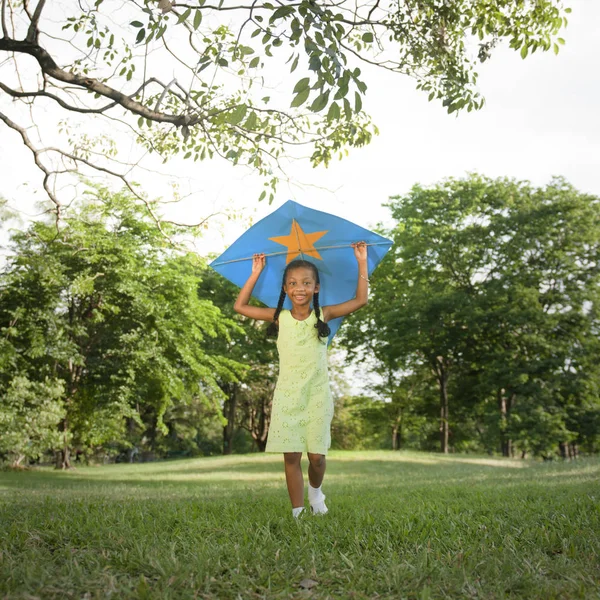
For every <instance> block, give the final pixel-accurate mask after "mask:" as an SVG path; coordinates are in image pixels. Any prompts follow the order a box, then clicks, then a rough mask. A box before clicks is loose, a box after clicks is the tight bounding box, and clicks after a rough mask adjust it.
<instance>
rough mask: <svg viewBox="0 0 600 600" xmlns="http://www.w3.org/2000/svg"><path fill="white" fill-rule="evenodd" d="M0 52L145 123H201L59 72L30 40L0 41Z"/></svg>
mask: <svg viewBox="0 0 600 600" xmlns="http://www.w3.org/2000/svg"><path fill="white" fill-rule="evenodd" d="M40 1H42V0H40ZM38 6H39V5H38ZM0 50H5V51H8V52H21V53H23V54H29V55H30V56H33V58H35V59H36V60H37V62H38V64H39V65H40V68H41V69H42V72H43V73H44V74H45V75H48V76H49V77H53V78H54V79H57V80H58V81H62V82H63V83H69V84H72V85H76V86H79V87H82V88H84V89H87V90H90V91H91V92H95V93H96V94H99V95H100V96H104V97H105V98H110V99H112V100H114V101H115V102H116V103H118V104H120V105H121V106H122V107H123V108H125V109H127V110H128V111H130V112H132V113H134V114H136V115H139V116H141V117H144V118H145V119H149V120H151V121H156V122H158V123H172V124H173V125H175V126H176V127H181V126H183V125H187V126H188V127H191V126H193V125H196V124H197V123H198V122H199V121H200V120H201V119H202V117H201V116H200V115H193V116H192V115H172V114H166V113H161V112H157V111H154V110H152V109H150V108H148V107H147V106H144V105H143V104H141V103H140V102H137V101H136V100H133V99H132V98H131V96H127V95H125V94H123V93H122V92H119V91H118V90H115V89H114V88H111V87H110V86H108V85H106V84H105V83H102V82H101V81H99V80H97V79H92V78H91V77H82V76H81V75H77V74H76V73H69V72H68V71H65V70H63V69H61V68H60V67H59V66H58V65H57V64H56V62H55V61H54V59H53V58H52V57H51V56H50V54H49V53H48V52H47V51H46V50H45V49H44V48H42V47H41V46H40V45H38V44H36V43H32V42H30V41H29V40H22V41H21V40H12V39H6V38H2V39H0ZM147 83H148V82H146V83H144V85H146V84H147Z"/></svg>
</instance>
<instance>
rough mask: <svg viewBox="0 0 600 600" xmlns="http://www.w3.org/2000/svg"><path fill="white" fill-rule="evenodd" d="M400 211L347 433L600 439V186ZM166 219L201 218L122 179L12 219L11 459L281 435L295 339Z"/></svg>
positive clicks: (363, 339)
mask: <svg viewBox="0 0 600 600" xmlns="http://www.w3.org/2000/svg"><path fill="white" fill-rule="evenodd" d="M389 207H390V210H391V214H392V217H393V223H394V225H393V228H392V230H391V231H384V233H386V234H387V235H389V236H391V237H392V238H393V240H394V247H393V249H392V251H391V252H390V254H389V255H388V257H386V260H385V261H384V262H383V263H382V264H381V265H380V267H379V268H378V270H377V271H376V273H375V276H374V277H373V280H372V293H371V299H370V303H369V305H368V306H367V307H366V308H365V309H363V310H361V311H359V312H358V313H356V315H354V316H353V317H352V318H350V319H348V320H347V323H346V324H345V327H344V328H343V329H342V331H341V333H340V335H339V340H338V342H337V347H338V348H340V347H341V348H342V349H343V350H344V351H345V354H343V353H340V352H338V353H335V352H334V355H333V361H332V367H331V368H332V381H333V385H334V391H335V396H336V403H337V410H336V416H335V419H334V423H333V439H334V442H333V443H334V447H338V448H346V449H350V448H395V449H398V448H418V449H425V450H438V449H439V450H441V451H442V452H448V451H478V452H481V451H486V452H489V453H495V452H498V453H502V454H504V455H506V456H511V455H515V453H518V454H519V455H522V456H525V455H527V454H528V453H531V454H533V455H539V456H544V457H551V456H554V455H562V456H564V457H567V456H576V455H577V453H578V452H580V451H583V452H597V451H598V447H599V442H600V439H599V438H600V399H599V398H600V394H599V387H600V367H599V366H598V364H597V361H596V360H595V358H596V356H598V350H599V348H598V345H599V340H598V289H599V288H598V276H599V272H598V271H599V267H598V265H599V261H598V258H599V256H598V255H599V249H600V243H599V241H600V240H599V236H600V208H599V199H598V198H597V197H594V196H590V195H586V194H582V193H579V192H577V191H576V190H575V189H573V188H572V187H571V186H570V185H569V184H568V183H567V182H565V181H564V180H562V179H555V180H553V181H552V182H551V183H550V184H549V185H547V186H546V187H544V188H534V187H532V186H531V185H529V184H528V183H524V182H517V181H513V180H507V179H498V180H491V179H487V178H484V177H480V176H477V175H472V176H470V177H468V178H466V179H461V180H447V181H443V182H441V183H439V184H438V185H435V186H432V187H430V188H424V187H421V186H418V185H417V186H415V187H414V188H413V189H412V190H411V191H410V192H409V193H408V194H406V195H405V196H402V197H395V198H392V199H391V201H390V204H389ZM6 227H8V221H5V228H6ZM165 233H167V234H168V235H169V237H170V239H171V240H172V239H176V238H177V236H178V235H179V233H180V231H179V230H178V228H177V226H175V225H168V226H167V229H165V224H163V225H162V230H161V229H159V228H158V227H157V225H156V223H155V222H154V221H153V220H152V219H151V218H150V217H148V211H147V207H146V205H143V206H142V207H141V206H140V204H139V202H138V200H137V198H135V197H133V196H132V195H131V194H130V193H120V194H113V193H109V192H108V191H107V190H103V189H100V190H97V191H96V192H95V193H94V194H91V195H89V196H88V197H87V199H86V200H85V201H82V202H81V203H80V204H78V205H77V207H76V208H71V209H70V210H69V211H68V212H67V211H65V213H64V214H63V218H62V220H61V223H60V227H59V228H57V224H56V222H54V221H52V222H50V221H48V222H44V221H37V222H35V223H33V224H31V225H30V226H29V228H28V229H27V230H26V231H13V232H11V242H10V247H9V248H8V254H7V257H6V260H5V264H4V266H3V269H2V279H1V283H0V398H1V400H0V457H1V458H2V459H3V460H4V461H7V462H9V463H12V464H25V463H26V462H29V461H37V460H48V459H50V458H51V459H52V460H54V462H55V464H56V466H57V467H62V468H68V467H69V466H71V465H72V463H73V461H74V456H75V460H77V459H79V460H90V459H99V458H102V459H107V458H108V459H111V460H113V459H116V460H145V459H150V458H156V457H170V456H186V455H187V456H192V455H201V454H213V453H219V452H224V453H230V452H234V451H236V452H244V451H251V450H258V451H261V450H264V447H265V443H266V436H267V432H268V425H269V416H270V401H271V397H272V391H273V387H274V385H275V382H276V376H277V368H276V365H277V357H276V350H275V345H274V343H273V342H272V341H269V340H267V339H266V337H265V334H264V328H263V327H262V326H261V325H260V324H257V323H256V322H252V321H248V320H245V319H243V318H241V317H239V316H237V315H234V313H233V311H232V308H231V307H232V304H233V300H234V298H235V295H236V293H237V289H236V288H235V287H234V286H232V285H231V284H229V283H228V282H226V281H225V280H223V279H222V278H221V277H220V276H219V275H217V274H216V273H214V272H213V271H211V270H210V269H209V268H207V266H206V263H205V262H204V260H203V259H201V258H199V257H198V256H197V255H195V254H193V253H190V252H185V251H182V250H181V249H178V248H177V247H176V246H174V245H173V244H172V243H171V242H170V239H169V238H167V237H165V235H164V234H165ZM349 373H351V375H349ZM367 380H368V381H372V382H373V383H371V384H370V385H369V386H368V387H366V388H365V389H364V393H363V394H362V395H361V396H358V397H355V396H352V394H351V393H350V390H351V388H352V386H351V385H349V383H353V384H354V385H355V386H360V385H361V384H364V381H367ZM363 387H365V386H364V385H363Z"/></svg>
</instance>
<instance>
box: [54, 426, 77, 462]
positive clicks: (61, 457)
mask: <svg viewBox="0 0 600 600" xmlns="http://www.w3.org/2000/svg"><path fill="white" fill-rule="evenodd" d="M62 431H63V447H62V449H61V450H59V451H58V452H57V453H56V464H55V465H54V468H55V469H72V468H73V467H72V465H71V449H70V448H69V442H68V436H67V434H68V433H69V421H68V419H67V417H65V418H64V419H63V421H62Z"/></svg>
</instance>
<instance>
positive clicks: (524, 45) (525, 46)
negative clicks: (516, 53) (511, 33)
mask: <svg viewBox="0 0 600 600" xmlns="http://www.w3.org/2000/svg"><path fill="white" fill-rule="evenodd" d="M526 56H527V44H523V47H522V48H521V58H525V57H526Z"/></svg>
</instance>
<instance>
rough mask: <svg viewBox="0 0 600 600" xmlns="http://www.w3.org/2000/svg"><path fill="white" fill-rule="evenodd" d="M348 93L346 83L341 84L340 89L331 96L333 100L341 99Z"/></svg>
mask: <svg viewBox="0 0 600 600" xmlns="http://www.w3.org/2000/svg"><path fill="white" fill-rule="evenodd" d="M347 93H348V85H347V84H346V85H341V86H340V89H339V90H338V91H337V93H336V94H335V96H334V97H333V99H334V100H341V99H342V98H343V97H344V96H345V95H346V94H347Z"/></svg>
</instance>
